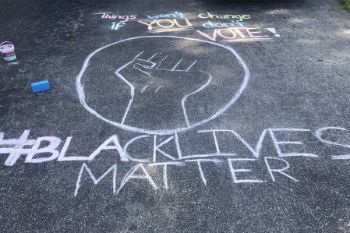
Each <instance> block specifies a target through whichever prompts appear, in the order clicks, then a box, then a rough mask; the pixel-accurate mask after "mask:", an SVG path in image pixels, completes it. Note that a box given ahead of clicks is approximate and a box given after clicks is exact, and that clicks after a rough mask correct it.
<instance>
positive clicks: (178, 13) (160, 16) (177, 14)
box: [147, 11, 185, 19]
mask: <svg viewBox="0 0 350 233" xmlns="http://www.w3.org/2000/svg"><path fill="white" fill-rule="evenodd" d="M147 18H148V19H164V18H165V19H167V18H175V19H176V18H179V19H184V18H185V14H184V13H182V12H181V11H175V12H173V13H167V14H157V15H147Z"/></svg>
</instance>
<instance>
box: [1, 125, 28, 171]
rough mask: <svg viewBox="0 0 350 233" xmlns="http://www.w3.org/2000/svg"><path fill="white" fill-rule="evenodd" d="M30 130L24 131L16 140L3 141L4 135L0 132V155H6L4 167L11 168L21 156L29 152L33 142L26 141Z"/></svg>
mask: <svg viewBox="0 0 350 233" xmlns="http://www.w3.org/2000/svg"><path fill="white" fill-rule="evenodd" d="M29 134H30V130H25V131H24V132H23V133H22V135H21V136H20V137H19V138H18V139H6V140H5V139H4V133H2V132H0V154H8V155H9V156H8V157H7V159H6V161H5V166H13V165H14V164H15V163H16V161H17V160H18V159H19V158H20V157H21V155H23V154H24V155H27V154H28V153H29V152H31V150H32V147H29V148H25V147H28V146H33V145H34V143H35V140H33V139H28V137H29Z"/></svg>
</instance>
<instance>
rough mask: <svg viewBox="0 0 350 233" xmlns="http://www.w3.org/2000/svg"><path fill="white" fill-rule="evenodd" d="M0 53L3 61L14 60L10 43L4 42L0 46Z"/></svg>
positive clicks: (13, 51) (13, 47)
mask: <svg viewBox="0 0 350 233" xmlns="http://www.w3.org/2000/svg"><path fill="white" fill-rule="evenodd" d="M0 53H1V54H2V56H3V58H4V60H5V61H14V60H16V59H17V58H16V53H15V46H14V45H13V44H12V43H11V42H10V41H4V42H2V43H1V44H0Z"/></svg>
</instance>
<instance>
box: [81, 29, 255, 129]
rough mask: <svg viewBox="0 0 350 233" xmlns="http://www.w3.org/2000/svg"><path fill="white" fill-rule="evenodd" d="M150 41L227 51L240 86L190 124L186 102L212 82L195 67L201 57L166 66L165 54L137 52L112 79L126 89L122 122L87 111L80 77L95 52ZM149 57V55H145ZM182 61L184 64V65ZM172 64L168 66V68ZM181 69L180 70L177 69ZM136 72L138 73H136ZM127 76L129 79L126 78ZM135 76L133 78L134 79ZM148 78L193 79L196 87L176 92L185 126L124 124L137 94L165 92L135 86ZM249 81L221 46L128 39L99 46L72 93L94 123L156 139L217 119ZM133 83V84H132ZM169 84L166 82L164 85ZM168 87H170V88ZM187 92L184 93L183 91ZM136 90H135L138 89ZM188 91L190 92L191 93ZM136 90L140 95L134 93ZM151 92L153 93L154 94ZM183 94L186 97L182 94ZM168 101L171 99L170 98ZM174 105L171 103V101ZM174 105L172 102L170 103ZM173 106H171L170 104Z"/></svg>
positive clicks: (241, 63)
mask: <svg viewBox="0 0 350 233" xmlns="http://www.w3.org/2000/svg"><path fill="white" fill-rule="evenodd" d="M153 39H162V40H170V39H171V40H178V41H179V42H180V41H183V42H184V43H186V41H189V42H193V43H197V44H198V46H202V47H203V49H205V47H206V46H213V47H217V48H218V49H221V50H222V49H223V50H224V51H227V53H228V54H231V56H232V59H235V61H237V64H238V65H239V66H240V67H241V69H242V70H243V77H239V78H240V79H241V83H240V85H239V86H238V87H237V90H236V89H235V90H233V93H232V94H231V98H230V99H229V100H227V102H226V103H224V104H223V106H221V107H220V108H218V110H217V111H216V112H215V113H214V114H212V115H211V116H209V117H206V118H205V119H201V120H199V121H197V122H195V121H190V120H189V117H188V110H187V109H186V102H187V100H188V98H191V97H192V96H194V95H197V94H198V93H199V92H203V90H205V89H206V88H207V87H208V86H209V85H210V82H211V81H212V79H213V74H212V73H209V72H208V71H205V70H199V69H198V68H197V67H199V65H198V60H200V59H203V58H201V57H198V58H196V59H192V60H191V59H190V60H186V59H185V57H183V58H179V59H178V60H177V61H175V62H173V63H172V62H170V61H169V62H168V59H169V54H162V53H161V52H157V51H156V52H154V53H152V54H150V55H148V56H146V55H145V53H146V52H145V51H139V52H138V54H136V55H135V56H134V57H133V58H131V59H130V61H127V62H126V63H125V64H122V65H120V66H119V67H116V68H115V69H116V71H115V76H116V77H117V78H119V79H120V80H121V81H122V82H124V83H125V84H126V85H127V86H128V87H129V89H130V99H129V101H128V103H127V105H126V108H125V112H124V114H123V117H122V119H120V120H119V121H115V120H111V119H109V118H107V117H105V116H103V115H102V114H101V113H99V112H98V111H97V110H95V109H93V108H92V107H90V106H89V105H88V103H87V101H86V96H85V95H86V93H85V91H84V85H83V81H82V79H83V76H84V73H85V71H86V70H87V68H88V66H89V62H90V60H91V59H92V58H93V57H94V56H95V55H97V54H98V53H99V52H101V51H103V50H105V49H107V48H109V47H111V46H114V45H118V44H121V43H124V42H129V41H135V42H136V43H137V41H138V40H140V41H141V40H146V42H147V40H153ZM145 49H147V48H145ZM148 53H149V52H148ZM185 60H186V61H185ZM171 64H172V65H171ZM179 66H181V67H179ZM137 72H138V73H137ZM128 73H130V74H131V75H128ZM135 74H137V75H136V76H135ZM152 77H153V78H154V77H157V78H160V79H164V78H163V77H188V78H186V79H181V80H183V81H186V82H187V81H189V80H190V79H191V77H196V78H197V79H196V80H197V81H196V82H200V84H197V86H193V87H192V86H191V85H185V84H184V85H182V87H181V88H180V89H179V91H182V92H184V94H183V96H182V97H181V98H180V97H179V98H180V99H179V100H178V103H179V106H181V112H182V116H183V121H184V123H185V126H181V127H177V128H161V129H149V128H143V127H139V126H138V127H136V126H132V125H128V124H127V120H128V117H129V114H130V111H131V108H133V107H134V105H133V104H134V101H135V98H136V97H137V93H139V92H141V91H142V92H151V91H152V90H155V91H156V94H160V93H161V92H162V94H164V92H165V91H166V89H165V88H164V85H163V87H160V86H156V88H154V87H153V88H154V89H152V88H151V87H150V84H151V83H150V82H148V83H146V84H148V86H145V85H142V86H139V85H138V84H137V81H138V80H141V79H142V80H147V79H152ZM232 78H233V79H236V78H237V77H235V75H234V74H233V73H232ZM249 78H250V72H249V69H248V67H247V65H246V64H245V62H244V61H243V59H242V58H241V57H240V56H239V55H238V54H237V52H236V51H235V50H234V49H232V48H231V47H228V46H225V45H221V44H218V43H215V42H211V41H205V40H200V39H194V38H187V37H178V36H140V37H132V38H128V39H125V40H120V41H117V42H114V43H111V44H108V45H106V46H103V47H101V48H99V49H97V50H95V51H94V52H92V53H91V54H90V55H89V56H88V57H87V58H86V59H85V61H84V64H83V66H82V68H81V70H80V72H79V74H78V76H77V78H76V90H77V93H78V97H79V100H80V103H81V105H82V106H83V107H84V108H85V109H86V110H87V111H88V112H90V113H91V114H93V115H94V116H95V117H97V118H98V119H101V120H103V121H105V122H107V123H109V124H111V125H113V126H117V127H119V128H121V129H124V130H127V131H133V132H138V133H146V134H158V135H167V134H175V133H178V132H183V131H186V130H188V129H191V128H193V127H196V126H199V125H202V124H203V123H206V122H208V121H210V120H212V119H214V118H216V117H218V116H220V115H221V114H222V113H223V112H225V111H226V110H227V109H228V108H229V107H230V106H231V105H233V104H234V103H235V102H236V101H237V99H238V98H239V97H240V95H241V94H242V93H243V91H244V89H245V88H246V86H247V84H248V81H249ZM135 79H136V80H135ZM167 80H170V81H171V83H172V85H174V87H175V86H176V85H179V82H178V81H181V80H179V79H178V81H177V82H173V81H174V80H175V79H174V78H173V79H167ZM167 82H169V81H167ZM170 86H171V85H170ZM185 87H186V88H187V90H185V89H183V88H185ZM138 88H139V89H138ZM191 89H192V90H191ZM137 90H140V91H137ZM155 91H154V92H155ZM154 92H153V95H154ZM186 92H187V93H186ZM170 98H172V97H171V96H170ZM174 101H175V100H174ZM174 103H175V102H174ZM174 106H175V104H174Z"/></svg>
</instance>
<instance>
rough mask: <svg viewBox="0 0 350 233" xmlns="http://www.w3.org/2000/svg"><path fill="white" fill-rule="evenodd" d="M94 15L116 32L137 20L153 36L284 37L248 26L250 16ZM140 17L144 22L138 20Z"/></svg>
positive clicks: (215, 38) (178, 13) (268, 29)
mask: <svg viewBox="0 0 350 233" xmlns="http://www.w3.org/2000/svg"><path fill="white" fill-rule="evenodd" d="M94 15H98V16H99V18H100V19H103V20H108V21H109V24H110V25H109V27H110V29H111V30H114V31H117V30H119V29H121V28H122V27H124V26H125V25H126V24H127V23H130V22H132V21H134V22H135V23H138V24H141V25H144V26H145V28H146V29H147V31H148V32H150V33H165V32H179V31H186V30H195V31H196V32H197V33H198V34H199V35H200V36H201V37H204V38H205V39H210V40H211V41H225V42H244V41H265V40H271V39H273V38H275V37H280V34H278V33H277V31H276V29H275V28H273V27H266V28H262V27H256V26H254V25H248V24H247V23H248V21H251V19H252V16H251V15H246V14H231V13H226V14H216V13H213V12H208V11H207V12H202V13H199V14H193V13H184V12H181V11H174V12H167V13H162V14H148V15H146V16H137V15H132V14H117V13H113V12H112V11H107V12H97V13H94ZM137 18H140V19H138V20H137ZM111 21H112V22H111ZM203 30H204V31H203Z"/></svg>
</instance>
